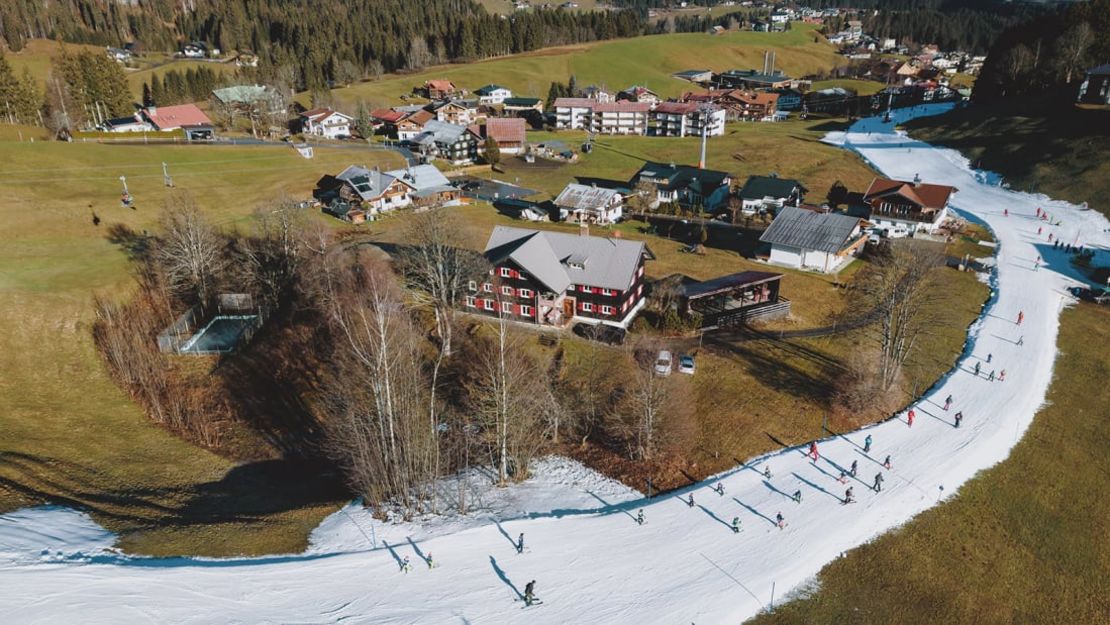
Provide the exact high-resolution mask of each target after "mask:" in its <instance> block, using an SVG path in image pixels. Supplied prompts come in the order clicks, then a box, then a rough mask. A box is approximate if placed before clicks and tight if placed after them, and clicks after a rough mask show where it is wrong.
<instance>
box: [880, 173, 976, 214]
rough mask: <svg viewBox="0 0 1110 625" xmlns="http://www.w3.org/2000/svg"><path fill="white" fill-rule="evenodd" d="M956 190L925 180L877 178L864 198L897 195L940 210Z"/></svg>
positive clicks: (927, 207)
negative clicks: (915, 181)
mask: <svg viewBox="0 0 1110 625" xmlns="http://www.w3.org/2000/svg"><path fill="white" fill-rule="evenodd" d="M956 191H958V189H956V187H950V186H948V185H943V184H925V183H923V182H919V183H916V184H914V183H913V182H907V181H905V180H892V179H890V178H876V179H874V180H872V181H871V186H870V187H868V188H867V192H866V193H864V194H863V199H864V201H871V200H872V199H875V198H878V197H888V196H891V195H897V196H900V197H902V198H904V199H906V200H909V201H910V202H912V203H914V204H916V205H918V206H920V207H922V208H924V209H929V210H933V211H938V210H941V209H942V208H944V207H945V206H946V205H947V204H948V199H949V198H950V197H951V196H952V194H953V193H955V192H956Z"/></svg>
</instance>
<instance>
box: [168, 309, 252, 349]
mask: <svg viewBox="0 0 1110 625" xmlns="http://www.w3.org/2000/svg"><path fill="white" fill-rule="evenodd" d="M257 325H258V315H217V316H216V317H213V318H212V321H209V322H208V325H206V326H204V327H203V328H201V329H200V331H198V332H197V333H196V334H194V335H193V336H191V337H189V340H187V341H185V343H184V344H182V346H181V349H180V350H179V351H180V352H181V353H183V354H226V353H228V352H231V351H234V350H235V347H236V346H237V345H238V344H239V341H241V340H242V339H243V335H244V334H246V333H247V332H248V331H250V330H253V329H254V328H255V327H256V326H257Z"/></svg>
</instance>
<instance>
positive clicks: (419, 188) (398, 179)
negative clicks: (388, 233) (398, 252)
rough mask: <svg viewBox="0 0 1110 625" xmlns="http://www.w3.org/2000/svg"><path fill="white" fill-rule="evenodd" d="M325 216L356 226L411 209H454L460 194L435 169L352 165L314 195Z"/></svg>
mask: <svg viewBox="0 0 1110 625" xmlns="http://www.w3.org/2000/svg"><path fill="white" fill-rule="evenodd" d="M314 195H315V197H316V199H318V200H319V201H320V202H321V204H323V206H324V212H326V213H328V214H330V215H332V216H334V217H338V218H339V219H344V220H347V221H350V222H352V223H362V222H364V221H368V220H373V219H375V218H377V216H378V215H381V214H383V213H388V212H391V211H394V210H398V209H402V208H407V207H432V206H452V205H455V204H458V203H459V198H460V193H459V190H458V189H457V188H455V187H454V186H453V185H451V183H450V181H448V180H447V177H446V176H444V175H443V173H442V172H440V171H439V170H438V169H436V168H435V166H434V165H414V166H411V167H406V168H404V169H395V170H391V171H385V172H383V171H379V170H378V169H369V168H366V167H362V166H358V165H352V166H350V167H348V168H346V169H344V170H343V171H342V172H340V173H339V174H337V175H335V176H325V177H324V178H322V179H321V180H320V181H319V182H318V183H317V188H316V191H315V193H314Z"/></svg>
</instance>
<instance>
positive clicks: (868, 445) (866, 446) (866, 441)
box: [863, 434, 871, 453]
mask: <svg viewBox="0 0 1110 625" xmlns="http://www.w3.org/2000/svg"><path fill="white" fill-rule="evenodd" d="M869 451H871V435H870V434H868V435H867V438H865V439H863V453H867V452H869Z"/></svg>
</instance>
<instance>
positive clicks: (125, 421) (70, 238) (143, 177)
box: [0, 142, 400, 555]
mask: <svg viewBox="0 0 1110 625" xmlns="http://www.w3.org/2000/svg"><path fill="white" fill-rule="evenodd" d="M358 156H359V157H360V158H358V160H360V161H363V162H367V163H369V164H371V165H372V164H374V162H375V159H389V160H388V162H384V163H382V164H383V165H397V164H399V163H400V161H399V159H397V158H396V157H395V156H394V155H392V153H384V152H369V153H366V154H359V155H358ZM353 157H355V154H354V153H352V152H351V151H350V150H318V151H317V157H316V159H314V160H305V159H303V158H301V157H300V156H298V155H297V154H296V153H295V152H294V151H293V150H291V149H289V148H288V147H274V148H232V147H196V146H182V147H173V146H107V145H98V144H93V143H89V144H64V143H57V142H35V143H33V144H31V143H13V142H4V143H0V158H2V159H3V161H4V162H6V163H9V164H10V167H5V168H4V169H3V170H0V187H2V188H3V189H4V194H3V198H0V215H2V218H0V240H3V241H4V245H2V246H0V313H2V314H3V317H4V318H5V319H6V320H8V321H7V322H6V323H4V324H2V325H0V371H2V372H3V373H2V375H0V402H2V403H3V405H4V406H5V410H4V415H3V418H2V427H0V510H11V509H13V508H16V507H19V506H24V505H29V504H34V503H41V502H43V501H47V500H49V501H53V502H61V503H67V504H70V505H77V506H80V507H86V508H88V509H89V510H91V511H92V513H93V516H94V517H95V518H96V519H97V520H98V521H100V522H101V523H103V524H104V525H106V526H107V527H109V528H111V529H113V530H116V531H119V532H122V533H124V534H125V536H126V537H125V538H124V540H123V542H122V544H123V546H124V547H125V548H127V549H130V550H133V551H136V552H139V553H152V554H173V553H206V554H211V555H219V554H225V555H226V554H235V553H273V552H282V551H293V550H298V549H301V548H303V547H304V544H305V540H306V537H307V532H308V531H309V530H310V529H311V528H312V527H314V526H315V525H316V524H317V523H318V522H319V520H320V518H322V517H323V516H324V515H326V514H328V513H329V512H331V511H332V510H334V507H333V506H332V505H330V504H329V503H321V502H319V501H318V500H317V499H314V498H313V497H312V496H309V494H306V493H307V492H309V491H311V490H312V486H313V485H311V484H305V483H304V482H305V481H304V479H303V477H302V476H298V475H297V474H295V473H294V474H293V475H288V476H281V477H280V479H277V478H273V477H272V476H271V479H266V478H267V475H269V473H270V472H277V473H278V474H279V475H280V472H281V471H282V470H283V469H282V468H281V467H280V466H277V465H274V464H273V463H270V464H267V463H253V464H247V465H239V466H236V465H234V464H233V463H231V462H229V461H228V460H226V459H224V458H221V457H219V456H216V455H214V454H212V453H209V452H207V451H205V450H203V449H200V448H197V447H194V446H192V445H190V444H187V443H185V442H183V441H182V440H180V439H178V438H177V437H176V436H174V435H173V434H171V433H169V432H167V431H165V430H163V429H161V428H159V427H156V426H155V425H152V424H151V423H150V422H149V421H148V420H147V419H146V417H145V416H144V415H143V414H142V412H141V410H140V408H138V407H137V406H136V405H135V404H134V403H132V402H131V400H130V399H129V398H128V397H127V396H126V394H125V393H124V392H123V391H121V390H120V389H119V388H118V387H117V386H116V385H115V383H114V382H113V381H112V380H111V379H110V378H109V377H108V375H107V372H106V370H105V368H104V366H103V364H102V362H101V360H100V358H99V356H98V354H97V353H96V350H95V348H94V346H93V344H92V340H91V333H90V324H91V323H92V313H93V305H92V298H93V296H94V294H97V293H103V294H118V295H121V296H122V295H125V293H126V291H127V290H128V289H129V288H130V285H131V280H130V274H129V272H130V267H129V264H128V262H127V260H126V257H125V254H124V252H123V250H122V249H121V248H120V247H119V246H117V245H115V244H113V243H111V242H109V241H108V240H107V231H108V228H109V226H111V225H112V224H115V223H123V224H126V225H128V226H130V227H132V228H135V229H137V230H143V229H148V228H153V227H154V226H155V221H156V218H157V215H158V212H159V209H160V207H161V205H162V202H163V199H164V198H165V197H166V193H167V191H166V189H164V188H163V186H162V174H161V163H162V162H163V161H165V162H167V163H168V164H169V165H170V171H171V173H172V174H173V176H174V181H175V183H176V185H177V188H178V189H179V190H184V191H188V192H189V193H191V194H192V195H193V196H194V197H195V198H196V200H197V201H198V203H199V204H200V205H201V206H202V207H204V208H205V209H206V211H207V212H208V213H209V214H210V215H211V216H212V217H213V219H214V220H216V221H217V222H219V223H221V224H223V225H224V226H227V227H237V226H246V220H247V219H248V216H249V214H250V213H251V211H252V210H253V208H254V207H255V206H256V205H257V204H258V203H260V202H263V201H265V200H267V199H270V198H273V197H274V196H275V195H276V194H277V193H279V192H281V191H285V192H288V193H290V194H295V195H297V196H304V195H306V194H307V192H308V190H309V189H311V188H312V185H313V183H314V182H315V181H316V180H317V179H318V178H319V177H320V176H321V175H323V174H324V173H326V172H334V171H336V170H337V169H339V168H341V167H344V166H346V165H347V164H349V163H350V162H351V160H352V158H353ZM120 175H126V176H127V181H128V185H129V187H130V189H131V192H132V193H133V194H134V195H135V197H136V200H137V203H136V206H137V210H134V211H132V210H129V209H124V208H121V207H120V206H119V192H120V181H119V176H120ZM93 212H95V213H96V214H97V215H98V216H99V217H100V218H101V220H102V223H101V224H100V226H99V227H97V226H94V225H93V224H92V213H93ZM274 489H277V490H276V491H275V490H274ZM333 496H334V495H333ZM228 501H235V504H234V505H232V506H229V505H228Z"/></svg>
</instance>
